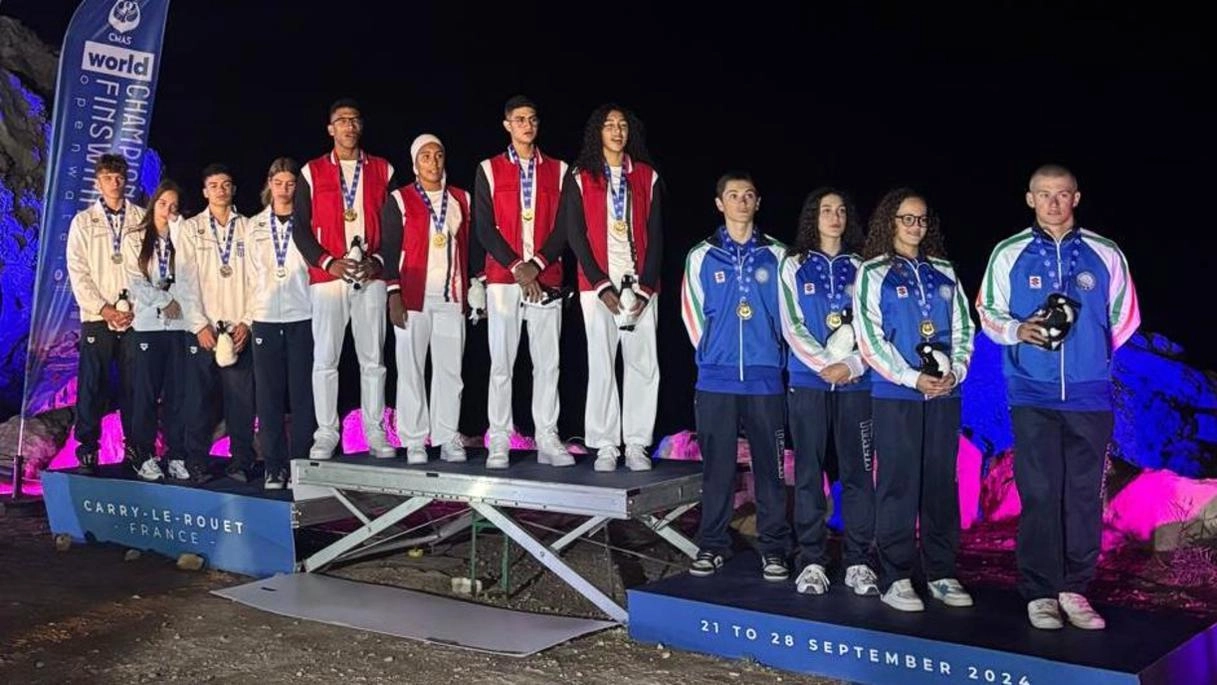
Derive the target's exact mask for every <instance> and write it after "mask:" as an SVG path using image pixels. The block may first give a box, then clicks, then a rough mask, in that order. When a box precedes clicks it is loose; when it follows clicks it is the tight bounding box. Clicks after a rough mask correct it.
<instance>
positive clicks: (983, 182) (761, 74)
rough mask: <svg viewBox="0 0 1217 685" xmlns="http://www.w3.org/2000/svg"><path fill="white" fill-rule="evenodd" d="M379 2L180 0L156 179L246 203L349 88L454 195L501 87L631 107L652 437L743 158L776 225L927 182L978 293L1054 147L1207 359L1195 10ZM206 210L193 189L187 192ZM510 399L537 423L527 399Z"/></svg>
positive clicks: (561, 141)
mask: <svg viewBox="0 0 1217 685" xmlns="http://www.w3.org/2000/svg"><path fill="white" fill-rule="evenodd" d="M367 4H369V3H361V2H346V3H338V4H327V5H320V4H318V6H317V9H302V6H303V5H304V3H302V2H232V1H223V2H220V1H213V2H202V1H200V0H176V1H175V2H174V4H173V5H172V9H171V11H170V16H169V24H168V29H167V34H166V40H165V52H164V57H163V62H162V68H161V72H160V81H159V85H158V92H157V99H156V104H155V110H154V121H153V126H152V134H151V143H152V145H153V147H155V148H156V149H157V150H158V151H159V152H160V153H161V154H162V155H163V157H164V158H165V161H166V165H167V172H168V174H169V175H171V176H172V177H174V178H176V179H177V180H179V181H184V182H185V184H186V185H188V186H192V185H193V186H198V185H200V183H199V182H198V181H197V180H196V179H197V174H198V171H199V170H200V169H201V168H202V167H203V165H205V164H206V163H208V162H211V161H217V160H219V161H225V162H227V163H228V164H229V165H230V166H232V167H233V168H234V169H235V171H236V173H237V177H238V178H237V180H238V184H239V185H240V186H241V187H242V188H241V190H239V191H238V204H239V205H240V207H241V208H242V210H244V211H245V212H247V213H248V212H253V211H255V210H256V209H257V206H256V202H257V200H256V195H257V193H256V191H257V189H258V188H259V187H260V184H261V181H262V179H263V178H264V173H265V169H266V167H267V165H268V164H269V162H270V160H271V159H272V158H274V157H276V156H279V155H281V154H288V155H292V156H295V157H297V158H298V159H301V160H303V159H307V158H309V157H312V156H316V155H317V154H319V153H320V152H322V151H323V150H325V149H326V147H327V142H328V138H327V137H326V134H325V122H326V112H327V111H326V108H327V106H328V104H329V103H330V102H331V101H332V100H334V99H335V98H337V97H339V96H345V95H350V96H353V97H355V98H357V99H359V100H360V101H361V102H362V103H363V106H364V110H365V112H364V113H365V118H366V119H367V122H368V125H367V132H366V135H365V147H366V148H367V149H368V150H370V151H372V152H375V153H378V154H382V155H384V156H387V157H389V158H390V160H391V161H393V162H394V164H395V165H397V166H398V167H399V168H401V167H404V168H406V169H408V168H409V161H408V160H407V155H408V153H407V146H408V144H409V141H410V140H411V139H412V138H413V137H414V136H415V135H416V134H417V133H420V132H422V131H424V130H427V131H431V132H434V133H436V134H438V135H439V136H440V137H441V138H442V139H444V141H445V143H446V146H447V149H448V159H449V176H450V179H451V181H452V182H454V183H456V184H457V185H461V186H463V187H466V188H468V187H469V186H470V184H471V181H472V177H473V170H474V167H475V164H476V162H477V161H478V160H479V159H482V158H484V157H486V156H489V155H490V154H493V153H495V152H497V151H499V150H501V149H502V148H503V147H504V146H505V145H506V137H505V134H504V132H503V130H502V128H501V126H500V123H499V122H500V121H501V118H502V117H501V105H502V102H503V101H504V100H505V99H506V98H507V97H508V96H509V95H512V94H514V93H516V92H524V93H527V94H529V95H530V96H532V97H533V98H534V99H536V100H537V101H538V102H539V103H540V106H541V110H542V111H541V118H542V124H541V137H540V144H541V146H542V148H543V149H545V150H548V151H549V152H550V153H551V154H556V155H558V156H560V157H563V158H565V159H570V158H572V157H574V156H575V154H576V152H577V146H578V142H579V139H580V137H581V132H582V128H583V124H584V120H585V118H586V116H587V114H588V112H589V111H590V110H591V109H592V108H593V107H595V106H596V105H598V104H600V103H601V102H604V101H608V100H614V101H618V102H621V103H622V104H625V105H627V106H629V107H631V108H633V109H634V110H635V111H636V112H637V113H638V114H639V115H640V117H641V118H642V119H643V121H644V122H645V123H646V124H647V128H648V138H649V144H650V148H651V152H652V155H653V156H654V157H655V159H656V164H657V167H658V168H659V170H660V173H661V174H663V175H664V176H665V178H666V179H667V184H668V190H669V195H668V198H667V200H668V201H667V205H666V209H667V216H666V218H667V222H666V223H667V226H666V229H667V235H668V240H667V254H666V258H665V288H666V294H665V297H664V298H663V300H662V303H661V305H662V309H661V323H660V325H661V332H660V335H661V339H662V344H661V363H662V369H663V373H664V382H663V387H662V390H661V393H662V396H661V403H662V405H661V406H663V407H665V411H664V412H661V415H660V422H659V423H660V425H658V426H657V427H656V430H657V433H658V434H660V435H662V434H664V433H667V432H670V431H672V430H675V429H677V428H680V427H686V426H691V425H692V403H691V397H692V389H691V378H692V368H693V366H692V350H691V348H690V347H689V345H688V341H687V338H685V334H684V331H683V329H682V327H681V324H680V320H679V318H678V315H677V307H676V300H677V295H678V286H679V279H680V272H681V269H682V264H683V257H684V253H685V252H686V251H687V250H688V249H689V247H691V246H692V245H693V243H695V242H696V241H697V240H699V239H700V238H701V237H703V236H704V235H705V234H707V233H709V231H710V230H711V229H712V228H713V227H714V226H715V225H716V222H717V214H716V212H715V210H714V206H713V202H712V200H713V182H714V179H715V178H716V176H717V175H718V174H719V173H720V172H721V171H723V170H725V169H727V168H734V167H742V168H747V169H750V170H751V171H752V172H753V173H754V174H755V176H756V178H757V181H758V185H759V187H760V191H761V195H762V196H763V198H764V202H763V208H762V210H761V213H760V215H759V219H758V220H759V222H760V224H761V225H762V226H763V227H764V228H765V229H766V230H768V231H769V232H770V233H772V234H774V235H776V236H777V237H779V238H782V239H790V238H792V237H793V229H794V222H795V219H796V217H797V213H798V209H799V206H800V204H801V202H802V199H803V196H804V195H805V194H806V193H807V192H808V191H809V190H810V189H811V188H813V187H815V186H817V185H821V184H824V183H831V184H833V185H838V186H841V187H844V188H845V189H847V190H849V191H851V192H852V193H853V194H854V196H855V198H856V199H858V200H859V201H860V205H861V209H862V211H863V213H864V214H866V213H869V211H870V209H871V208H872V206H873V204H874V202H875V201H876V200H877V199H878V198H879V196H880V195H882V193H883V192H885V191H886V190H887V189H889V188H891V187H894V186H896V185H912V186H914V187H916V188H918V189H920V190H922V191H923V192H925V193H927V194H928V196H929V197H930V200H931V205H932V206H933V207H934V208H935V209H936V211H938V212H939V213H940V214H941V215H942V217H943V228H944V230H945V232H946V237H947V247H948V250H949V252H950V253H951V256H952V257H953V259H955V260H956V262H957V263H958V265H959V269H960V272H961V276H962V278H963V279H964V285H965V286H966V287H967V288H968V289H969V290H970V291H972V292H973V293H974V292H975V289H976V286H977V284H978V279H979V278H980V274H981V272H982V271H983V268H984V265H985V261H986V259H987V258H988V254H989V251H990V249H991V248H992V246H993V245H994V244H995V243H996V242H997V241H998V240H1000V239H1001V238H1003V237H1005V236H1007V235H1009V234H1011V233H1013V232H1014V231H1016V230H1017V229H1019V228H1021V227H1023V226H1025V225H1026V224H1027V223H1028V222H1029V221H1030V218H1031V215H1030V213H1029V210H1028V209H1027V208H1026V206H1025V205H1024V204H1023V199H1022V194H1023V191H1024V189H1025V184H1026V178H1027V176H1028V174H1029V173H1030V171H1031V170H1032V169H1033V168H1034V167H1035V166H1036V165H1037V164H1039V163H1042V162H1045V161H1058V162H1061V163H1064V164H1065V165H1067V166H1069V167H1071V168H1073V170H1074V171H1075V172H1076V174H1077V175H1078V177H1079V178H1080V181H1081V187H1082V192H1083V199H1082V206H1081V208H1080V210H1079V215H1080V217H1081V221H1082V224H1083V225H1085V226H1087V227H1089V228H1092V229H1094V230H1097V231H1099V232H1100V233H1102V234H1105V235H1107V236H1108V237H1111V238H1113V239H1115V240H1116V241H1117V242H1118V243H1119V244H1120V245H1121V246H1122V248H1123V249H1124V251H1125V253H1126V254H1127V256H1128V258H1129V261H1130V264H1131V268H1132V271H1133V276H1134V278H1135V279H1136V283H1137V286H1138V290H1139V294H1140V297H1141V306H1142V313H1143V319H1144V325H1143V330H1148V331H1155V332H1160V333H1163V334H1166V335H1167V336H1169V337H1171V338H1172V339H1174V340H1176V341H1177V342H1179V343H1181V344H1183V345H1184V346H1185V347H1186V348H1187V350H1188V353H1189V358H1190V360H1191V361H1192V363H1194V364H1196V365H1200V366H1205V367H1207V368H1217V346H1213V345H1211V344H1210V343H1209V341H1208V336H1207V333H1206V331H1204V330H1203V328H1205V327H1206V324H1208V323H1209V321H1210V320H1211V316H1210V315H1209V314H1208V308H1207V306H1206V305H1204V304H1201V303H1202V302H1203V301H1204V300H1205V299H1207V298H1206V297H1205V296H1206V295H1207V293H1209V292H1210V287H1209V285H1208V274H1206V273H1205V272H1206V271H1207V270H1210V269H1211V268H1212V259H1211V258H1210V257H1209V254H1208V253H1206V252H1205V250H1204V249H1203V248H1202V247H1201V246H1202V245H1203V244H1207V243H1208V242H1209V241H1208V240H1207V236H1206V233H1207V227H1208V226H1209V225H1210V224H1212V223H1213V220H1212V219H1211V218H1210V216H1209V214H1210V211H1209V209H1208V207H1207V202H1206V200H1207V199H1208V197H1209V193H1208V190H1209V188H1210V187H1211V185H1212V180H1213V173H1212V172H1211V171H1210V169H1209V166H1208V162H1209V160H1210V159H1212V157H1213V152H1214V136H1213V134H1212V132H1211V126H1212V122H1213V121H1214V120H1217V119H1215V117H1214V114H1217V112H1215V111H1214V109H1215V108H1214V106H1213V105H1212V104H1211V97H1210V96H1209V93H1208V92H1207V91H1209V90H1210V87H1209V85H1210V84H1211V79H1212V73H1213V71H1212V68H1211V65H1212V63H1213V60H1212V52H1211V48H1208V47H1205V46H1207V45H1209V44H1211V40H1210V37H1209V36H1208V35H1206V34H1205V33H1203V32H1202V30H1203V27H1202V26H1201V23H1202V22H1200V21H1199V20H1198V19H1197V17H1195V16H1191V17H1189V16H1186V15H1183V14H1180V13H1173V12H1171V11H1169V10H1167V9H1164V6H1162V5H1160V4H1154V5H1150V6H1147V7H1143V8H1141V9H1126V8H1113V7H1109V8H1090V7H1087V6H1083V5H1079V4H1075V3H1063V4H1061V3H1055V4H1052V5H1050V6H1045V7H1038V6H1036V5H1038V4H1032V3H1001V4H998V3H978V4H974V5H973V6H972V8H970V9H967V10H961V11H947V10H928V11H926V10H921V9H912V8H907V7H906V8H903V9H890V8H883V7H881V6H878V5H871V6H866V7H861V6H854V5H855V3H839V4H840V5H842V6H844V5H847V4H848V5H850V6H849V7H847V8H843V9H836V8H834V9H822V8H816V9H801V10H792V9H781V10H772V11H766V10H763V9H761V6H760V4H758V3H727V6H728V7H729V8H730V9H728V10H711V9H709V7H710V5H709V4H708V3H702V4H700V5H698V6H697V8H696V9H681V10H676V9H664V10H654V9H650V8H647V7H646V3H634V4H631V5H625V4H617V3H611V4H610V3H597V4H590V3H589V4H587V5H586V9H583V8H582V3H568V4H567V6H566V7H567V10H566V11H565V12H562V13H552V12H550V11H549V10H544V9H540V8H537V7H534V6H532V5H531V4H527V3H504V4H502V5H497V7H500V8H501V9H495V10H491V11H490V13H487V12H488V11H487V10H486V9H483V8H482V5H484V4H486V3H477V5H476V6H475V5H474V4H473V3H469V4H461V3H442V8H441V7H440V5H441V3H434V4H430V5H426V6H421V5H422V4H421V3H413V2H412V3H384V4H386V5H392V6H391V7H385V8H382V9H376V10H369V9H363V8H364V6H365V5H367ZM980 5H986V7H981V6H980ZM987 5H993V6H992V7H987ZM74 6H75V3H66V2H65V3H57V2H52V1H50V0H16V1H15V0H6V1H5V2H4V3H3V6H2V7H0V12H3V13H5V14H8V15H10V16H15V17H16V18H18V19H20V20H21V21H23V22H25V23H26V24H27V25H29V26H31V27H32V28H34V29H35V30H36V31H37V32H38V33H39V35H41V36H42V37H43V39H44V40H46V41H47V42H49V43H51V44H53V45H56V46H58V45H59V43H60V42H61V40H62V35H63V32H64V30H65V28H66V26H67V22H68V19H69V18H70V15H71V12H72V9H73V8H74ZM575 7H579V9H574V8H575ZM633 8H637V9H638V10H639V11H638V12H636V13H629V10H630V9H633ZM539 15H544V16H543V17H540V16H539ZM610 36H613V37H612V38H610ZM201 206H202V198H201V196H199V197H197V198H194V201H193V202H190V203H188V206H187V208H188V209H191V210H197V209H199V208H201ZM576 309H577V308H576ZM1189 310H1191V311H1190V312H1189ZM1196 311H1200V312H1201V313H1200V314H1199V315H1198V314H1196V313H1195V312H1196ZM564 329H565V330H564V360H563V383H562V385H563V419H562V425H563V429H564V430H563V433H564V434H569V433H572V432H578V430H579V426H580V425H581V423H582V389H583V381H582V379H583V377H584V371H583V366H582V365H583V364H584V363H585V359H583V352H582V350H583V349H584V347H583V344H584V343H583V334H582V325H581V321H580V318H579V315H578V314H577V313H576V310H570V311H569V313H568V315H567V319H566V325H565V326H564ZM484 330H485V328H484V326H479V327H478V328H477V329H474V330H473V333H472V334H471V335H470V338H469V352H468V354H467V357H466V360H467V361H466V363H467V365H469V367H470V368H469V369H467V373H466V384H467V385H466V402H465V404H466V411H465V418H466V422H465V423H469V424H470V425H468V426H466V428H467V429H473V428H479V429H480V427H484V421H485V419H484V405H483V404H482V403H483V402H484V394H485V370H484V369H481V368H475V367H480V366H484V364H485V361H484V360H485V359H486V357H485V356H484V355H485V333H484V332H483V331H484ZM526 406H527V405H523V404H520V402H519V401H517V407H519V408H520V409H523V408H524V407H526ZM668 408H671V409H670V410H669V409H668ZM479 414H480V415H481V419H480V421H481V423H480V424H479V423H478V418H477V417H478V415H479ZM516 415H517V421H518V422H520V423H526V422H524V421H522V419H524V418H525V416H526V415H527V412H526V411H520V410H519V409H518V410H517V412H516Z"/></svg>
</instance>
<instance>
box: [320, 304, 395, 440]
mask: <svg viewBox="0 0 1217 685" xmlns="http://www.w3.org/2000/svg"><path fill="white" fill-rule="evenodd" d="M309 292H310V293H311V294H312V300H313V345H314V351H313V403H314V406H315V407H316V411H317V433H316V436H315V437H316V440H318V441H321V440H330V441H335V440H339V439H340V438H341V434H340V433H339V423H338V359H339V357H341V356H342V339H343V336H344V335H345V333H346V327H347V323H348V322H349V323H350V324H351V335H352V336H353V337H354V338H355V353H356V354H357V355H358V357H359V403H360V406H361V408H362V409H363V432H364V435H377V434H379V435H380V436H381V437H383V436H384V430H383V429H382V428H381V422H382V421H383V419H384V415H385V365H384V360H383V350H384V346H385V326H386V322H387V320H388V318H387V317H388V314H387V311H388V310H387V309H386V307H387V300H386V299H385V283H384V281H370V282H368V283H365V284H364V286H363V288H362V289H361V290H355V289H354V288H353V287H351V285H350V284H348V283H346V282H344V281H330V282H328V283H316V284H314V285H312V286H310V287H309Z"/></svg>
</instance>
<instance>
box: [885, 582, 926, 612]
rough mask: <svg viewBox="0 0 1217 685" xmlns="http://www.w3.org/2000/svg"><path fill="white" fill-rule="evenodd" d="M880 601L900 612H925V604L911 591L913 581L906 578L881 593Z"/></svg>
mask: <svg viewBox="0 0 1217 685" xmlns="http://www.w3.org/2000/svg"><path fill="white" fill-rule="evenodd" d="M879 599H880V601H882V602H883V603H884V604H886V605H888V606H889V607H891V608H893V609H899V610H900V611H925V603H924V602H922V601H921V598H920V597H918V596H917V591H916V590H914V589H913V581H911V580H909V579H908V578H904V579H901V580H897V581H896V582H894V583H892V586H891V587H889V588H888V589H887V592H885V593H883V596H881V597H880V598H879Z"/></svg>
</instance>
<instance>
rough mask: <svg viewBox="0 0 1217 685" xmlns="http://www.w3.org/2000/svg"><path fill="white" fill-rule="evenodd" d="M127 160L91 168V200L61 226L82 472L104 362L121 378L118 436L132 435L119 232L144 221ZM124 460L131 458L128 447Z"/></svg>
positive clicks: (101, 397) (106, 371)
mask: <svg viewBox="0 0 1217 685" xmlns="http://www.w3.org/2000/svg"><path fill="white" fill-rule="evenodd" d="M128 171H129V169H128V167H127V161H126V160H125V159H123V158H122V157H121V156H120V155H108V154H107V155H102V156H101V158H100V159H99V160H98V161H97V167H96V170H95V171H94V176H95V187H96V188H97V193H98V195H99V196H100V197H99V198H98V199H97V201H96V202H94V203H92V204H91V205H90V206H89V207H87V208H85V209H83V210H81V211H80V212H78V213H77V214H76V216H75V217H73V218H72V224H71V226H70V227H69V228H68V249H67V262H68V280H69V281H70V283H71V285H72V295H73V296H75V298H76V306H77V307H78V308H79V310H80V368H79V371H78V374H77V380H76V440H77V441H78V442H79V443H80V446H79V447H77V448H76V459H77V460H78V461H79V462H80V466H81V467H82V468H83V469H84V470H85V471H87V472H92V471H93V470H94V469H95V468H96V467H97V450H98V442H99V441H100V440H101V418H102V416H103V415H105V412H106V399H107V396H108V395H110V394H111V393H110V388H109V385H110V383H109V378H110V367H111V364H115V363H117V364H118V369H119V377H120V378H121V379H122V381H121V383H120V388H119V389H118V392H117V393H116V394H117V395H118V406H119V412H120V415H121V417H122V425H123V436H124V437H127V436H130V434H131V412H130V411H129V409H128V406H127V402H128V399H129V386H130V382H129V370H128V369H129V364H128V358H129V344H130V337H129V336H126V335H124V332H125V331H126V330H127V329H128V328H130V326H131V320H132V315H131V313H130V310H129V309H128V310H127V311H126V312H124V311H120V310H119V306H116V305H120V299H123V300H125V302H124V303H123V304H122V305H120V306H122V307H125V306H126V305H129V303H130V301H129V300H127V299H126V297H125V296H126V289H127V273H126V271H125V270H124V269H123V256H122V239H123V235H124V234H125V233H126V232H127V231H128V230H130V229H131V228H132V227H134V226H136V225H137V224H138V223H139V222H140V220H141V219H143V218H144V210H143V209H141V208H139V207H137V206H135V205H134V204H132V203H130V202H128V201H127V199H126V196H125V195H126V189H127V173H128ZM126 457H127V461H128V463H131V464H132V465H136V466H137V465H138V464H135V462H136V461H138V459H137V457H136V456H135V453H134V450H132V449H130V447H129V448H128V449H127V454H126Z"/></svg>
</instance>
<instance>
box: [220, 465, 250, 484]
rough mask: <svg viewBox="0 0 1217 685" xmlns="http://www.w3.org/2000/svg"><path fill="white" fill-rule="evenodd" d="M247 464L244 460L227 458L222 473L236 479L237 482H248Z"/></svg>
mask: <svg viewBox="0 0 1217 685" xmlns="http://www.w3.org/2000/svg"><path fill="white" fill-rule="evenodd" d="M249 470H250V469H249V466H248V465H247V464H246V462H243V461H237V460H235V459H232V460H229V462H228V466H226V467H224V475H226V476H228V477H229V478H231V479H233V480H235V481H237V482H238V483H248V482H249Z"/></svg>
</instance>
